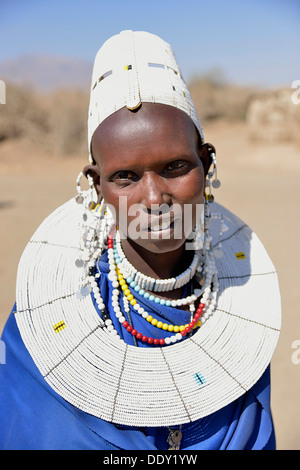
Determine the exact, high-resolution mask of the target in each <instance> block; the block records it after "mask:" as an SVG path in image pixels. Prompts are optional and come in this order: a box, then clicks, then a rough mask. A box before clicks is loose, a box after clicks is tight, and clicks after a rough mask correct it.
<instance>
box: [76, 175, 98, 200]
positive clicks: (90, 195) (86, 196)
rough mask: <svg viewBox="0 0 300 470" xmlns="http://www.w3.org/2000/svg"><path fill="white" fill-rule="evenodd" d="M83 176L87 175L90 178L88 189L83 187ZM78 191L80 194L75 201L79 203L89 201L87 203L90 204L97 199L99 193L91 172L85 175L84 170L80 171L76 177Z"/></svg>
mask: <svg viewBox="0 0 300 470" xmlns="http://www.w3.org/2000/svg"><path fill="white" fill-rule="evenodd" d="M83 176H85V177H86V179H87V180H88V184H89V189H88V190H87V191H84V190H83V189H82V187H81V180H82V177H83ZM76 191H77V193H78V194H77V196H75V201H76V202H77V203H78V204H83V203H87V204H86V205H87V206H89V205H90V204H91V203H93V202H95V201H97V193H96V190H95V188H94V180H93V178H92V177H91V175H89V173H87V174H86V175H84V173H83V172H82V171H81V172H80V173H79V175H78V176H77V178H76Z"/></svg>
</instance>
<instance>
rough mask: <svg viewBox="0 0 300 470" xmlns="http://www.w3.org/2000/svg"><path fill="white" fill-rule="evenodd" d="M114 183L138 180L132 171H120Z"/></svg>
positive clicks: (115, 176)
mask: <svg viewBox="0 0 300 470" xmlns="http://www.w3.org/2000/svg"><path fill="white" fill-rule="evenodd" d="M112 179H113V181H115V182H118V181H123V182H125V181H133V180H135V179H136V175H135V174H134V173H133V172H132V171H125V170H124V171H119V172H118V173H116V174H115V175H114V176H113V178H112Z"/></svg>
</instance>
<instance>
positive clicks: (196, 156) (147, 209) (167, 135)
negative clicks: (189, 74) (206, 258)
mask: <svg viewBox="0 0 300 470" xmlns="http://www.w3.org/2000/svg"><path fill="white" fill-rule="evenodd" d="M207 153H208V152H207V149H206V148H205V147H204V148H202V149H201V150H200V148H199V145H198V134H197V131H196V128H195V126H194V124H193V122H192V120H191V119H190V118H189V117H188V116H187V115H186V114H185V113H184V112H182V111H180V110H178V109H177V108H173V107H171V106H166V105H162V104H153V103H143V105H142V107H141V108H140V109H139V110H138V111H137V112H132V111H129V110H128V109H126V108H122V109H121V110H119V111H117V112H116V113H114V114H113V115H111V116H110V117H109V118H107V119H106V120H105V121H103V122H102V123H101V125H100V126H99V127H98V128H97V129H96V131H95V133H94V135H93V139H92V154H93V157H94V160H95V162H96V165H95V166H92V167H86V168H85V171H87V170H88V171H90V173H91V174H92V175H93V178H94V184H95V187H96V189H97V192H98V194H99V198H100V194H101V197H103V198H104V200H105V202H106V203H107V204H109V205H110V206H112V207H113V208H114V211H115V214H116V223H117V224H118V226H119V229H120V232H121V236H127V237H128V238H129V239H130V240H131V243H133V244H137V245H138V246H139V249H145V250H148V251H150V252H153V253H164V252H169V251H173V250H176V249H178V248H179V247H180V246H181V245H183V243H184V242H185V239H186V236H187V235H188V233H187V232H188V231H189V232H190V231H191V230H192V229H193V228H194V226H195V224H196V219H197V217H199V214H200V212H201V209H202V207H203V194H204V180H205V174H204V167H203V164H204V166H206V171H207V166H208V158H209V157H208V155H207ZM197 206H198V209H199V212H197V210H198V209H196V208H197ZM159 208H160V210H159Z"/></svg>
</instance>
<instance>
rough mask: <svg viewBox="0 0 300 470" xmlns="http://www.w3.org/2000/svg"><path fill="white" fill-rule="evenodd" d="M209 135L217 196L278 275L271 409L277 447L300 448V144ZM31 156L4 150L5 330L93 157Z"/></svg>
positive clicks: (0, 316)
mask: <svg viewBox="0 0 300 470" xmlns="http://www.w3.org/2000/svg"><path fill="white" fill-rule="evenodd" d="M205 134H206V139H207V140H208V141H211V142H212V143H214V144H215V145H216V147H217V157H218V163H219V165H218V167H219V177H220V178H221V179H222V186H221V188H220V189H219V190H218V192H216V193H215V194H216V199H217V201H219V202H221V203H222V204H224V205H225V206H227V207H228V208H230V209H231V210H232V211H234V212H236V213H237V215H239V216H240V217H241V218H243V219H244V220H245V221H246V222H247V223H248V224H249V225H250V226H251V227H252V228H253V229H254V230H255V231H256V232H257V234H258V236H259V237H260V238H261V240H262V241H263V242H264V245H265V247H266V249H267V250H268V252H269V254H270V256H271V258H272V260H273V262H274V264H275V266H276V268H277V271H278V274H279V281H280V285H281V293H282V309H283V327H282V333H281V337H280V340H279V344H278V347H277V350H276V352H275V355H274V358H273V363H272V408H273V416H274V421H275V427H276V435H277V448H278V449H300V381H299V374H300V364H299V365H296V364H293V362H292V354H293V352H294V350H293V349H292V343H293V342H294V341H295V340H299V341H300V318H299V317H298V315H299V313H300V311H299V305H300V289H299V286H298V282H297V275H298V266H299V265H300V250H299V244H298V239H299V235H300V233H299V229H300V221H299V210H298V204H299V201H300V197H299V196H300V185H299V178H300V148H299V147H296V146H293V145H291V144H288V143H281V144H273V145H271V144H257V143H256V144H255V143H251V142H249V140H248V138H247V130H246V128H245V126H244V125H242V124H235V125H232V124H222V125H220V124H218V125H217V124H214V125H211V126H209V127H207V128H206V133H205ZM27 154H28V149H26V148H23V147H22V145H20V146H13V147H12V146H10V145H7V146H4V144H3V145H2V148H0V215H1V224H0V237H1V244H0V250H1V251H0V285H1V298H0V302H1V304H0V330H2V328H3V326H4V323H5V320H6V318H7V316H8V315H9V312H10V310H11V308H12V306H13V303H14V299H15V293H14V290H15V279H16V271H17V264H18V260H19V258H20V255H21V253H22V251H23V249H24V246H25V244H26V242H27V241H28V239H29V237H30V236H31V234H32V233H33V231H34V230H35V229H36V228H37V226H38V225H39V224H40V222H41V221H42V220H43V218H44V217H45V216H46V215H48V214H49V213H50V212H51V211H52V210H53V209H55V208H56V207H57V206H58V205H59V204H61V203H63V202H65V201H66V200H67V199H68V198H70V197H72V196H73V195H74V190H75V183H74V181H75V178H76V176H77V174H78V173H79V171H80V169H81V168H82V166H83V165H84V164H85V163H86V159H85V158H83V157H76V158H73V159H62V158H60V159H58V158H53V157H52V158H50V157H48V158H45V157H43V156H38V155H36V154H34V155H33V156H32V157H28V156H27ZM24 155H26V157H25V156H24ZM298 279H299V277H298ZM258 301H259V299H258ZM299 357H300V355H299Z"/></svg>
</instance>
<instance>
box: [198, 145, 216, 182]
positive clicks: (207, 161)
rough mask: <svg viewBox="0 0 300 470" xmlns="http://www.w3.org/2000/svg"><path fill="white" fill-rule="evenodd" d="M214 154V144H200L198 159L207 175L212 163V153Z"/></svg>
mask: <svg viewBox="0 0 300 470" xmlns="http://www.w3.org/2000/svg"><path fill="white" fill-rule="evenodd" d="M215 154H216V149H215V147H214V145H212V144H210V143H208V142H206V143H205V144H203V145H202V146H201V149H200V159H201V162H202V165H203V168H204V174H205V176H207V174H208V171H209V169H210V166H211V165H212V164H213V163H214V162H213V160H214V158H213V155H215Z"/></svg>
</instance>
